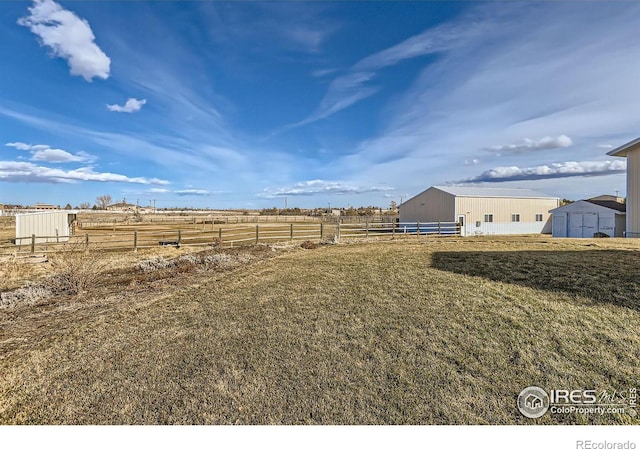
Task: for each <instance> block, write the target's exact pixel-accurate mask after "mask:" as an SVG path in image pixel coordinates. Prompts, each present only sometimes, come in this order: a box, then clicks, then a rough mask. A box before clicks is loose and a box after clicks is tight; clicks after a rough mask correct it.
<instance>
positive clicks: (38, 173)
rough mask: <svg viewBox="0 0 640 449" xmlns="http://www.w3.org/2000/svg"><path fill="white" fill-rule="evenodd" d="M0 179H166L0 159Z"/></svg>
mask: <svg viewBox="0 0 640 449" xmlns="http://www.w3.org/2000/svg"><path fill="white" fill-rule="evenodd" d="M0 181H5V182H47V183H74V182H79V181H96V182H124V183H133V184H155V185H166V184H169V182H168V181H165V180H162V179H158V178H143V177H133V178H131V177H128V176H125V175H120V174H117V173H100V172H95V171H93V169H92V168H91V167H81V168H77V169H75V170H62V169H59V168H50V167H43V166H39V165H36V164H33V163H31V162H16V161H0Z"/></svg>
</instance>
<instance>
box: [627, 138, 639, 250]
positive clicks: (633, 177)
mask: <svg viewBox="0 0 640 449" xmlns="http://www.w3.org/2000/svg"><path fill="white" fill-rule="evenodd" d="M627 236H628V237H640V148H636V149H634V150H631V151H629V152H628V153H627Z"/></svg>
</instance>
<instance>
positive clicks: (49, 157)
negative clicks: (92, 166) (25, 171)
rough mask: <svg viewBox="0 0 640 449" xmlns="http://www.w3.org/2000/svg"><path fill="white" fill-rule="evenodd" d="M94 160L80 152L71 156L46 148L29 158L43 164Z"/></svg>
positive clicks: (64, 152) (67, 153)
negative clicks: (43, 162)
mask: <svg viewBox="0 0 640 449" xmlns="http://www.w3.org/2000/svg"><path fill="white" fill-rule="evenodd" d="M93 159H94V158H93V157H92V156H90V155H88V154H87V153H84V152H80V153H78V154H71V153H69V152H67V151H64V150H60V149H56V148H47V149H45V150H38V151H35V152H34V153H33V155H32V157H31V160H32V161H45V162H87V161H91V160H93Z"/></svg>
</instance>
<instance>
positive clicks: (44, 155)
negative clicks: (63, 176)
mask: <svg viewBox="0 0 640 449" xmlns="http://www.w3.org/2000/svg"><path fill="white" fill-rule="evenodd" d="M5 146H7V147H13V148H17V149H18V150H24V151H30V152H31V160H32V161H44V162H93V161H95V160H96V157H95V156H93V155H91V154H88V153H85V152H84V151H79V152H78V153H76V154H71V153H69V152H68V151H65V150H61V149H59V148H51V147H50V146H49V145H41V144H39V145H31V144H29V143H24V142H9V143H5Z"/></svg>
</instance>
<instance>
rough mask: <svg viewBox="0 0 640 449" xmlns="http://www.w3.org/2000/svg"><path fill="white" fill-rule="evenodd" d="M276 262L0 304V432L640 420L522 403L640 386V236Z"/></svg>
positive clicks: (453, 244)
mask: <svg viewBox="0 0 640 449" xmlns="http://www.w3.org/2000/svg"><path fill="white" fill-rule="evenodd" d="M273 254H274V255H275V257H271V256H269V257H263V258H258V259H256V260H255V261H254V262H252V263H250V264H248V265H246V266H243V267H240V268H236V269H234V270H231V271H217V270H194V271H191V272H185V273H177V274H175V275H172V276H170V277H164V278H162V277H160V278H153V279H148V280H147V281H145V279H143V278H141V279H138V281H136V282H130V283H127V284H126V285H124V284H123V283H122V282H121V281H117V282H116V281H114V282H113V283H112V284H109V283H105V284H104V285H102V286H100V288H98V289H97V290H96V291H95V292H93V296H91V295H89V296H85V297H83V298H81V299H74V298H70V297H66V298H60V299H59V300H57V301H53V302H51V303H48V304H43V305H40V306H37V305H36V306H29V307H22V308H16V309H14V310H5V311H0V422H2V423H5V424H9V423H21V424H22V423H28V424H62V423H64V424H531V423H540V424H557V423H589V424H633V423H635V424H638V423H639V421H638V419H637V418H632V417H630V416H629V415H612V416H603V417H600V416H587V417H585V416H582V415H576V414H570V415H566V416H562V417H558V416H552V415H550V414H547V415H545V416H543V417H542V418H539V419H537V420H531V419H528V418H525V417H523V416H522V415H521V414H520V413H519V412H518V410H517V408H516V397H517V395H518V393H519V392H520V391H521V390H522V389H523V388H524V387H525V386H528V385H538V386H541V387H544V388H546V389H551V388H567V389H575V388H598V389H599V388H606V389H628V388H629V387H634V386H635V387H638V386H640V385H638V383H639V380H638V379H639V374H640V362H639V359H638V354H640V334H639V332H638V329H640V271H639V269H638V267H640V242H638V241H629V240H625V241H621V240H610V241H606V240H582V241H577V240H576V241H572V240H551V239H548V238H541V237H537V238H533V237H531V238H468V239H456V238H450V239H446V238H444V239H422V240H419V241H418V239H407V240H400V241H395V242H389V241H387V242H376V243H367V244H365V243H361V244H346V245H335V246H322V247H319V248H317V249H309V250H303V249H298V250H294V251H282V252H280V251H278V252H274V253H273ZM113 278H114V279H116V280H117V279H121V278H118V276H117V275H114V276H113Z"/></svg>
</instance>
